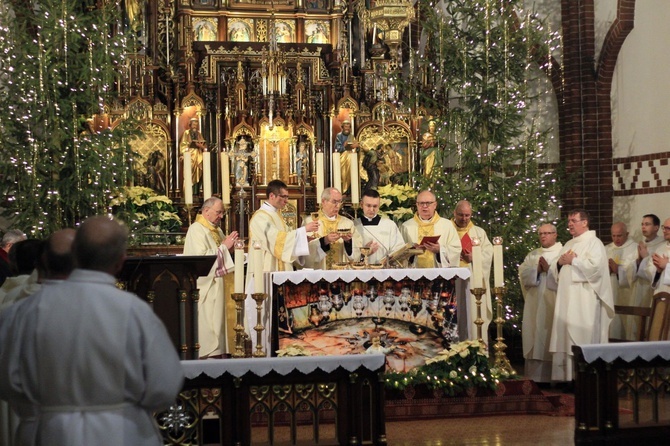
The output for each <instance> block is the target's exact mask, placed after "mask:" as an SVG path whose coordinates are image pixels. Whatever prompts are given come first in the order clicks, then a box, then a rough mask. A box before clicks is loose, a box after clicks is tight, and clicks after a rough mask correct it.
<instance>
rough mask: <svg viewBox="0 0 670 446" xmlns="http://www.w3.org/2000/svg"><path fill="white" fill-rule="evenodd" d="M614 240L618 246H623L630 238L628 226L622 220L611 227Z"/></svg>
mask: <svg viewBox="0 0 670 446" xmlns="http://www.w3.org/2000/svg"><path fill="white" fill-rule="evenodd" d="M610 232H611V234H612V242H613V243H614V244H615V245H616V246H622V245H623V244H624V243H626V240H628V228H627V227H626V225H625V224H624V223H622V222H620V221H618V222H616V223H614V224H613V225H612V229H611V231H610Z"/></svg>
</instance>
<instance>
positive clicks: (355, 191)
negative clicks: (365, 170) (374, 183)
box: [351, 149, 359, 204]
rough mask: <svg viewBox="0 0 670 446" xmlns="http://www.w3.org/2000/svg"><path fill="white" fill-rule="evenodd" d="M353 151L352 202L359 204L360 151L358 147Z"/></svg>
mask: <svg viewBox="0 0 670 446" xmlns="http://www.w3.org/2000/svg"><path fill="white" fill-rule="evenodd" d="M353 150H354V151H353V152H352V153H351V203H352V204H354V203H355V204H358V195H359V193H358V188H359V181H358V153H356V149H353Z"/></svg>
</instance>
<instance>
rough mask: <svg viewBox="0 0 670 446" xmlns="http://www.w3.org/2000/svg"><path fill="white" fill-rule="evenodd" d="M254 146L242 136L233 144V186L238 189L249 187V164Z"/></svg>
mask: <svg viewBox="0 0 670 446" xmlns="http://www.w3.org/2000/svg"><path fill="white" fill-rule="evenodd" d="M253 151H254V146H253V144H252V143H249V141H247V138H246V137H244V136H242V137H240V139H239V140H238V141H237V143H236V144H235V151H234V152H233V160H234V166H235V184H237V185H238V186H240V187H245V186H249V164H250V163H251V160H252V159H253Z"/></svg>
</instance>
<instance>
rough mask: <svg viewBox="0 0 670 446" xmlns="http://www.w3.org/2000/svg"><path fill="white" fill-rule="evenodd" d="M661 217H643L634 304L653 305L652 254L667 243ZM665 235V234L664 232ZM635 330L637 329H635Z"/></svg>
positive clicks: (650, 215) (638, 249) (648, 215)
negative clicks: (660, 231)
mask: <svg viewBox="0 0 670 446" xmlns="http://www.w3.org/2000/svg"><path fill="white" fill-rule="evenodd" d="M660 227H661V219H660V218H658V217H657V216H656V215H654V214H647V215H645V216H643V217H642V241H640V243H638V248H637V260H636V262H637V280H636V281H635V286H634V288H633V296H634V297H633V302H634V303H633V304H634V305H635V306H641V307H651V298H652V295H653V293H654V290H653V289H652V287H651V281H652V280H653V279H654V274H653V271H654V268H652V267H649V264H650V263H652V262H651V256H652V255H653V254H654V253H655V252H656V251H657V250H659V249H660V248H661V247H663V245H664V244H665V239H664V237H661V236H659V235H658V230H659V229H660ZM664 235H665V234H664ZM634 331H635V330H634Z"/></svg>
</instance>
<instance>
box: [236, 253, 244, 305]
mask: <svg viewBox="0 0 670 446" xmlns="http://www.w3.org/2000/svg"><path fill="white" fill-rule="evenodd" d="M235 292H236V293H244V242H243V241H242V240H238V241H237V242H235Z"/></svg>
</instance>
